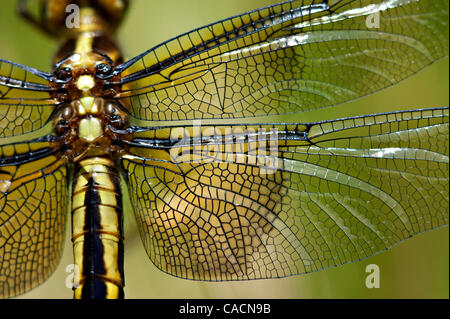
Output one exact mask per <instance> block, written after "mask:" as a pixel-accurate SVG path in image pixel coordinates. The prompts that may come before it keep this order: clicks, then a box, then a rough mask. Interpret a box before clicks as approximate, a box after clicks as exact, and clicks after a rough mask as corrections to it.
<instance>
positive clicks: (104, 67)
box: [95, 63, 112, 79]
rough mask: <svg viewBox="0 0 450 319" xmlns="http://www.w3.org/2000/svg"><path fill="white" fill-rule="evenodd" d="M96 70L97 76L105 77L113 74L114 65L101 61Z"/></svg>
mask: <svg viewBox="0 0 450 319" xmlns="http://www.w3.org/2000/svg"><path fill="white" fill-rule="evenodd" d="M95 72H96V75H97V77H99V78H101V79H104V78H106V77H108V76H109V75H111V73H112V67H111V65H109V64H107V63H99V64H97V65H96V66H95Z"/></svg>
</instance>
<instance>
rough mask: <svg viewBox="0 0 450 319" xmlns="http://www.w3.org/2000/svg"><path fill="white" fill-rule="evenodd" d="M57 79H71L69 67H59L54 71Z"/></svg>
mask: <svg viewBox="0 0 450 319" xmlns="http://www.w3.org/2000/svg"><path fill="white" fill-rule="evenodd" d="M56 77H57V78H58V80H61V81H64V82H68V81H70V80H71V79H72V70H71V69H70V68H69V67H64V68H60V69H58V70H57V71H56Z"/></svg>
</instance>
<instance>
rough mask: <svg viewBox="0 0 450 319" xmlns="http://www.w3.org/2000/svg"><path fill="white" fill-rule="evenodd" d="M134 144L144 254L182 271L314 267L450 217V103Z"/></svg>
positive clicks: (132, 166)
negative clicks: (433, 107)
mask: <svg viewBox="0 0 450 319" xmlns="http://www.w3.org/2000/svg"><path fill="white" fill-rule="evenodd" d="M200 132H201V133H200ZM130 146H131V148H130V154H129V155H126V156H124V158H123V159H122V165H123V168H124V169H125V172H126V176H127V179H128V185H129V188H130V198H131V201H132V204H133V207H134V209H135V213H136V218H137V221H138V224H139V227H140V232H141V237H142V239H143V241H144V246H145V249H146V251H147V253H148V255H149V256H150V258H151V260H152V261H153V263H154V264H155V265H156V266H157V267H158V268H160V269H161V270H163V271H165V272H167V273H169V274H172V275H175V276H178V277H183V278H189V279H199V280H242V279H257V278H276V277H284V276H289V275H294V274H301V273H307V272H312V271H317V270H320V269H324V268H327V267H331V266H337V265H341V264H344V263H348V262H352V261H356V260H360V259H362V258H365V257H368V256H371V255H373V254H375V253H378V252H380V251H383V250H385V249H388V248H390V247H392V246H393V245H395V244H397V243H399V242H401V241H402V240H404V239H406V238H409V237H411V236H413V235H415V234H418V233H420V232H423V231H426V230H429V229H433V228H436V227H439V226H442V225H446V224H448V212H449V198H448V192H449V170H448V168H449V160H448V156H449V135H448V108H441V109H428V110H418V111H405V112H396V113H387V114H379V115H366V116H361V117H354V118H348V119H342V120H333V121H326V122H320V123H313V124H274V125H268V124H264V125H263V124H261V125H256V124H255V125H242V126H215V127H192V128H189V127H182V128H170V127H166V128H159V129H156V130H143V131H141V132H137V133H136V138H135V139H134V140H133V141H132V142H131V143H130Z"/></svg>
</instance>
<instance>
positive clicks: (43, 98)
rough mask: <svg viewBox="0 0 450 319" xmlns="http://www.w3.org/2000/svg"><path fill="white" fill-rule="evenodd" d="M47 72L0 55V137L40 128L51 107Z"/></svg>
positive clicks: (52, 107)
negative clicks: (4, 58) (10, 60)
mask: <svg viewBox="0 0 450 319" xmlns="http://www.w3.org/2000/svg"><path fill="white" fill-rule="evenodd" d="M50 77H51V74H49V73H45V72H41V71H38V70H36V69H33V68H30V67H26V66H23V65H19V64H16V63H13V62H9V61H6V60H2V59H0V138H1V137H10V136H15V135H21V134H25V133H28V132H31V131H34V130H37V129H39V128H41V127H42V126H43V125H44V124H45V123H46V122H47V120H48V118H49V117H50V114H51V113H52V111H53V110H54V107H55V101H54V100H53V99H52V98H51V96H50V92H51V88H50V87H49V81H50Z"/></svg>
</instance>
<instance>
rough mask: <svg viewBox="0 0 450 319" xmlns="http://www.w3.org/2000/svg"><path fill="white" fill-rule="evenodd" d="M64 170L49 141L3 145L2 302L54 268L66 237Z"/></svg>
mask: <svg viewBox="0 0 450 319" xmlns="http://www.w3.org/2000/svg"><path fill="white" fill-rule="evenodd" d="M66 175H67V172H66V167H65V165H64V163H63V162H62V161H61V160H59V159H58V158H57V157H56V156H55V154H54V150H53V149H51V148H50V145H49V143H48V142H44V141H35V142H28V143H16V144H8V145H3V146H0V298H5V297H12V296H16V295H19V294H21V293H24V292H26V291H28V290H30V289H31V288H33V287H35V286H37V285H39V284H40V283H42V282H43V281H44V280H45V279H47V277H48V276H50V274H51V273H52V272H53V271H54V270H55V267H56V265H57V263H58V261H59V258H60V255H61V252H62V245H63V239H64V228H65V215H66V205H67V203H66V196H67V181H66Z"/></svg>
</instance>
